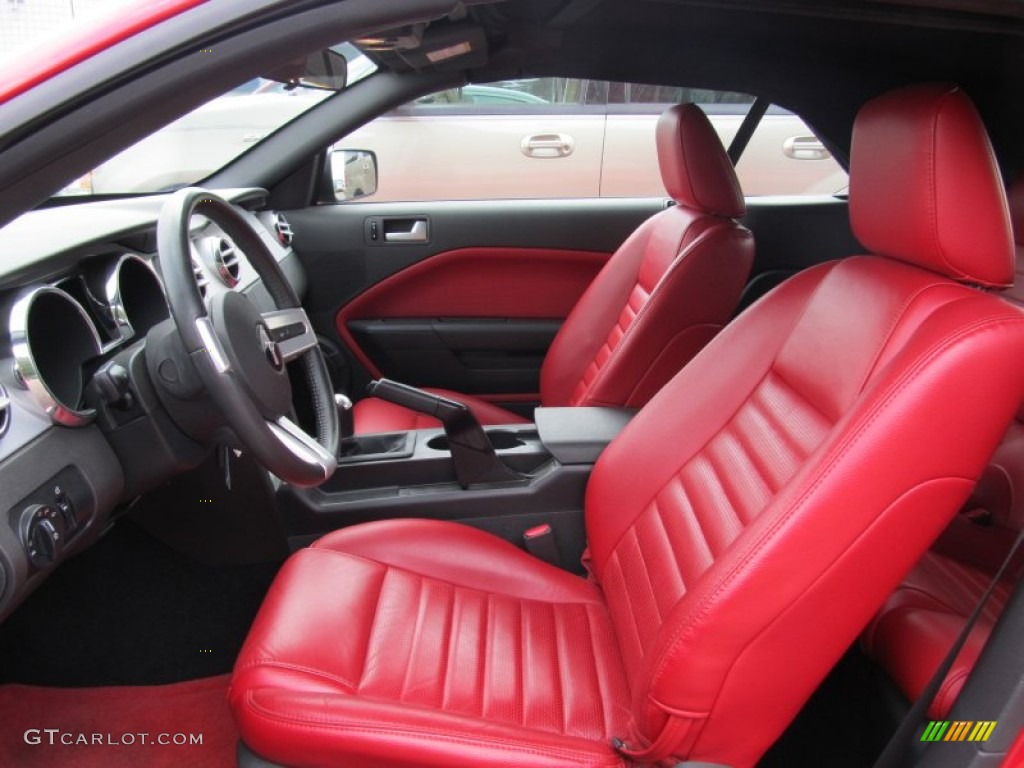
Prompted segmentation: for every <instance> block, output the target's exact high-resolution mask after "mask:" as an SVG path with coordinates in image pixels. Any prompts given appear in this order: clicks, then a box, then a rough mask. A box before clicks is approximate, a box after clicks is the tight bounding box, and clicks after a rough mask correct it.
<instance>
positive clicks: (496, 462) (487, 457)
mask: <svg viewBox="0 0 1024 768" xmlns="http://www.w3.org/2000/svg"><path fill="white" fill-rule="evenodd" d="M366 393H367V394H368V395H372V396H373V397H377V398H380V399H381V400H386V401H387V402H389V403H394V404H395V405H401V406H403V407H405V408H408V409H409V410H412V411H416V412H417V413H423V414H426V415H427V416H433V417H434V418H435V419H440V421H441V424H442V425H443V426H444V431H445V434H446V435H447V436H448V447H449V449H450V450H451V453H452V463H453V464H454V465H455V479H456V480H458V482H459V485H461V486H462V487H463V488H468V487H469V486H470V485H474V484H476V483H500V482H508V481H511V480H522V479H523V475H521V474H520V473H518V472H516V471H515V470H514V469H511V468H509V467H508V466H507V465H506V464H505V463H504V462H503V461H502V460H501V459H499V458H498V454H497V453H495V451H494V446H493V445H491V441H490V440H488V439H487V433H486V432H484V429H483V427H481V426H480V422H479V421H477V418H476V416H474V415H473V411H471V410H470V409H469V407H468V406H467V405H465V404H464V403H460V402H457V401H456V400H449V399H448V398H446V397H438V396H437V395H432V394H430V393H429V392H424V391H423V390H422V389H417V388H416V387H410V386H409V385H407V384H400V383H398V382H397V381H391V380H390V379H378V380H377V381H371V382H370V383H369V385H367V387H366Z"/></svg>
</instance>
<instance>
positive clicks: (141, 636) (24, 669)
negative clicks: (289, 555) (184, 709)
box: [0, 520, 280, 686]
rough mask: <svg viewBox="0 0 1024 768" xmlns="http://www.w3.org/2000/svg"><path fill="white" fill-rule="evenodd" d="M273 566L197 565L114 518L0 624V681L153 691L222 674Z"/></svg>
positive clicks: (262, 593)
mask: <svg viewBox="0 0 1024 768" xmlns="http://www.w3.org/2000/svg"><path fill="white" fill-rule="evenodd" d="M279 566H280V563H267V564H258V565H241V566H213V565H206V564H203V563H199V562H197V561H195V560H192V559H190V558H188V557H186V556H184V555H182V554H179V553H178V552H175V551H174V550H172V549H170V548H169V547H167V546H166V545H164V544H162V543H161V542H160V541H158V540H157V539H155V538H153V537H152V536H150V535H149V534H147V533H145V532H144V531H142V530H141V529H140V528H138V527H137V526H135V525H134V524H132V523H131V521H130V520H122V521H120V522H118V523H117V524H116V525H115V526H114V528H113V530H112V531H110V532H109V533H108V534H107V535H106V536H105V537H104V538H103V539H101V540H100V541H99V542H97V543H96V544H95V545H94V546H93V547H91V548H90V549H88V550H86V551H85V552H83V553H82V554H80V555H78V556H77V557H75V558H72V559H71V560H69V561H68V562H66V563H64V564H62V565H61V566H60V567H59V568H57V570H56V571H55V572H54V573H53V574H52V575H51V576H50V578H49V579H47V581H46V582H45V583H44V584H43V585H42V586H41V587H40V588H39V589H38V590H37V591H36V592H35V594H33V595H32V596H30V597H29V598H28V600H26V602H25V603H24V604H23V605H21V606H20V607H19V608H18V609H17V610H16V611H15V613H14V614H13V615H12V616H11V617H10V618H8V619H7V620H6V621H5V622H4V623H3V624H2V625H0V682H15V683H27V684H33V685H49V686H99V685H155V684H160V683H171V682H177V681H181V680H190V679H194V678H198V677H209V676H212V675H218V674H223V673H225V672H228V671H230V670H231V667H232V664H233V663H234V660H235V657H236V656H237V654H238V650H239V649H240V648H241V645H242V642H243V640H244V639H245V636H246V633H247V632H248V630H249V626H250V625H251V623H252V620H253V618H254V616H255V615H256V611H257V609H258V608H259V605H260V602H261V601H262V599H263V596H264V594H265V593H266V591H267V589H268V587H269V586H270V583H271V581H272V580H273V578H274V574H275V573H276V572H277V569H278V567H279Z"/></svg>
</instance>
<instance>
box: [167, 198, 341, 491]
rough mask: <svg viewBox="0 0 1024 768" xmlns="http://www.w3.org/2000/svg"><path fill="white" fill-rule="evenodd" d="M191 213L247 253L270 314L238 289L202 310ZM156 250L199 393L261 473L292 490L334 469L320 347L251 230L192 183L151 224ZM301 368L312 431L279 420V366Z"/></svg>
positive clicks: (288, 399) (334, 423)
mask: <svg viewBox="0 0 1024 768" xmlns="http://www.w3.org/2000/svg"><path fill="white" fill-rule="evenodd" d="M194 215H201V216H205V217H206V218H208V219H210V220H211V221H212V222H214V223H215V224H216V225H217V226H219V227H220V228H221V229H222V230H223V231H224V233H225V234H227V235H228V237H230V238H231V239H232V240H233V241H234V243H235V245H236V246H237V247H238V248H239V249H240V250H241V251H242V252H243V253H244V254H245V255H246V256H247V257H248V259H249V262H250V263H251V264H252V266H253V268H254V269H255V270H256V272H257V274H259V276H260V278H261V279H262V280H263V285H264V287H265V288H266V289H267V292H268V293H269V294H270V297H271V299H272V300H273V302H274V306H275V307H276V309H275V310H273V311H271V312H262V313H261V312H260V311H259V310H258V309H257V308H256V306H255V305H254V304H253V303H252V301H250V300H249V298H248V297H246V296H245V295H244V294H242V293H239V292H237V291H221V292H218V293H216V294H214V295H213V296H212V298H211V299H210V301H209V308H207V304H206V303H205V302H204V300H203V297H202V296H201V295H200V293H199V287H198V285H197V284H196V279H195V274H194V272H193V267H192V258H191V242H190V239H189V224H190V222H191V220H192V217H193V216H194ZM157 249H158V253H159V257H160V266H161V270H162V272H163V276H164V283H165V285H166V288H167V301H168V304H169V305H170V309H171V317H172V318H173V319H174V323H175V325H176V326H177V329H178V333H179V334H180V335H181V339H182V342H183V343H184V345H185V349H186V351H187V352H188V354H189V357H190V358H191V359H192V361H193V364H194V366H195V368H196V370H197V371H198V372H199V376H200V378H201V380H202V382H203V384H204V386H205V387H206V390H207V392H208V393H209V394H210V396H211V397H212V398H213V401H214V403H215V404H216V405H217V406H218V407H219V409H220V411H221V412H222V413H223V415H224V418H225V420H226V422H227V425H228V426H229V427H230V428H231V429H232V430H233V431H234V433H235V435H236V436H237V437H238V439H239V440H240V441H241V443H242V445H243V446H245V447H246V448H247V449H248V450H249V451H250V452H251V453H252V454H253V456H255V457H256V459H257V460H258V461H259V462H260V463H261V464H263V466H264V467H266V469H268V470H269V471H270V472H273V473H274V474H275V475H277V476H278V477H280V478H281V479H282V480H285V481H286V482H288V483H291V484H293V485H297V486H303V487H305V486H312V485H319V484H320V483H322V482H324V481H325V480H327V479H328V478H329V477H330V476H331V475H332V474H333V472H334V470H335V468H336V466H337V458H336V457H337V455H338V413H337V409H336V406H335V404H334V391H333V389H332V387H331V380H330V377H329V376H328V375H327V366H326V365H325V364H324V357H323V353H322V352H321V351H320V348H319V346H318V345H317V340H316V335H315V334H314V332H313V327H312V325H311V324H310V322H309V318H308V317H307V316H306V312H305V311H304V310H303V309H302V307H301V306H300V305H299V300H298V297H297V296H296V295H295V291H294V290H292V287H291V285H290V284H289V283H288V280H287V279H286V278H285V275H284V273H283V272H282V271H281V267H280V265H278V263H277V260H276V259H275V258H274V256H273V255H272V254H271V252H270V250H269V249H268V248H267V246H266V244H265V243H264V242H263V240H262V239H261V237H260V235H259V234H258V233H257V232H256V230H254V229H253V228H252V226H251V225H250V224H249V223H248V222H247V221H246V220H245V218H244V217H243V216H242V214H241V213H239V212H238V211H237V210H236V209H235V208H233V207H232V206H231V205H229V204H228V203H227V202H226V201H225V200H223V199H222V198H220V197H218V196H216V195H214V194H212V193H211V192H209V191H207V190H204V189H199V188H197V187H188V188H186V189H181V190H178V191H177V192H175V193H174V194H173V195H171V197H170V198H169V199H168V200H167V202H166V203H165V204H164V207H163V209H162V211H161V212H160V218H159V220H158V223H157ZM292 360H299V361H301V364H302V366H303V368H304V370H305V374H306V378H307V380H308V383H309V387H310V395H311V397H312V401H313V410H314V413H315V416H316V431H317V434H316V437H313V436H312V435H309V434H308V433H306V432H305V431H304V430H303V429H302V428H301V427H299V426H298V425H297V424H296V423H295V422H293V421H292V420H291V419H290V418H288V414H290V413H291V404H292V388H291V383H290V382H289V379H288V372H287V371H286V370H285V363H288V362H290V361H292Z"/></svg>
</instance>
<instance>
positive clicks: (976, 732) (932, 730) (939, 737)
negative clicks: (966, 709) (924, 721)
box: [921, 720, 997, 741]
mask: <svg viewBox="0 0 1024 768" xmlns="http://www.w3.org/2000/svg"><path fill="white" fill-rule="evenodd" d="M996 722H997V721H996V720H977V721H975V720H930V721H929V722H928V725H927V727H925V729H924V733H922V734H921V741H987V740H988V737H989V736H991V735H992V731H994V730H995V728H996Z"/></svg>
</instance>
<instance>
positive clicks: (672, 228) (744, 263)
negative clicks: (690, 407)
mask: <svg viewBox="0 0 1024 768" xmlns="http://www.w3.org/2000/svg"><path fill="white" fill-rule="evenodd" d="M656 141H657V147H658V162H659V165H660V166H661V177H662V180H663V181H664V183H665V189H666V190H667V191H668V193H669V195H671V196H672V199H673V200H675V202H676V205H674V206H672V207H671V208H669V209H667V210H665V211H662V212H661V213H659V214H657V215H656V216H653V217H651V218H650V219H648V220H647V221H646V222H644V223H643V224H642V225H641V226H640V227H639V229H637V230H636V232H634V233H633V234H632V235H631V236H630V237H629V239H627V240H626V242H625V243H623V244H622V246H621V247H620V248H619V250H618V251H616V252H615V254H614V255H613V256H612V257H611V259H609V260H608V263H607V264H606V265H605V267H604V268H603V269H602V270H601V272H600V273H598V275H597V277H595V278H594V281H593V283H592V284H591V285H590V287H589V288H588V289H587V290H586V292H585V293H584V294H583V296H582V297H581V298H580V300H579V302H577V304H576V306H575V307H574V308H573V310H572V312H571V313H570V314H569V316H568V317H567V318H566V320H565V322H564V323H563V324H562V327H561V329H559V332H558V335H557V336H556V337H555V340H554V342H552V344H551V349H550V350H549V351H548V354H547V357H545V359H544V364H543V367H542V368H541V378H540V394H541V403H542V404H543V405H547V406H566V405H608V406H622V407H627V408H639V407H640V406H642V405H643V404H644V403H646V402H647V401H648V400H650V399H651V396H653V395H654V393H655V392H657V391H658V390H659V389H661V387H662V386H663V385H664V384H665V382H667V381H668V380H669V379H670V378H672V376H674V375H675V374H676V372H677V371H678V370H679V369H680V368H682V367H683V366H684V365H685V364H686V363H687V362H689V361H690V359H691V358H692V357H693V356H694V355H695V354H696V353H697V352H699V351H700V349H701V348H702V347H703V346H704V345H705V344H707V343H708V341H709V340H710V339H711V338H712V337H713V336H714V335H715V334H716V333H717V332H718V331H719V330H720V329H721V328H722V326H723V325H725V323H726V322H728V320H729V317H730V316H731V315H732V313H733V310H735V308H736V304H737V303H738V302H739V298H740V293H741V292H742V291H743V286H744V285H745V284H746V281H747V276H748V275H749V274H750V267H751V264H752V262H753V258H754V241H753V237H752V236H751V234H750V232H749V231H748V230H747V229H745V228H744V227H742V226H740V225H739V224H738V223H736V221H735V219H736V218H737V217H739V216H742V215H743V212H744V210H745V205H744V202H743V194H742V192H741V191H740V186H739V182H738V181H737V179H736V172H735V171H734V170H733V167H732V163H731V162H730V161H729V157H728V156H727V155H726V153H725V150H724V149H723V148H722V144H721V142H720V141H719V140H718V136H717V134H716V133H715V130H714V128H712V127H711V123H710V122H709V121H708V119H707V117H706V116H705V115H704V112H702V111H701V110H700V108H699V107H696V106H694V105H693V104H684V105H680V106H675V107H672V108H671V109H669V110H668V111H666V112H665V114H663V115H662V116H661V118H660V119H659V121H658V126H657V132H656ZM526 300H527V301H528V300H529V298H527V299H526ZM430 391H432V392H436V393H437V394H440V395H443V396H445V397H451V398H454V399H456V400H459V401H461V402H464V403H466V404H467V405H469V407H470V408H472V410H473V412H474V413H475V414H476V417H477V419H478V420H479V421H480V423H482V424H517V423H521V422H524V421H526V420H525V419H523V417H521V416H518V415H516V414H514V413H512V412H511V411H507V410H505V409H504V408H499V407H498V406H495V405H493V404H491V403H488V402H486V401H484V400H481V399H480V398H478V397H472V396H470V395H462V394H458V393H456V392H449V391H446V390H430ZM353 421H354V427H355V431H356V433H357V434H364V433H368V432H396V431H402V430H407V429H425V428H427V427H437V426H440V422H439V421H437V420H436V419H432V418H430V417H428V416H423V415H420V414H416V413H414V412H413V411H409V410H407V409H405V408H402V407H401V406H398V405H393V404H391V403H386V402H384V401H382V400H377V399H374V398H367V399H363V400H360V401H359V402H357V403H356V404H355V409H354V411H353Z"/></svg>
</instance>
